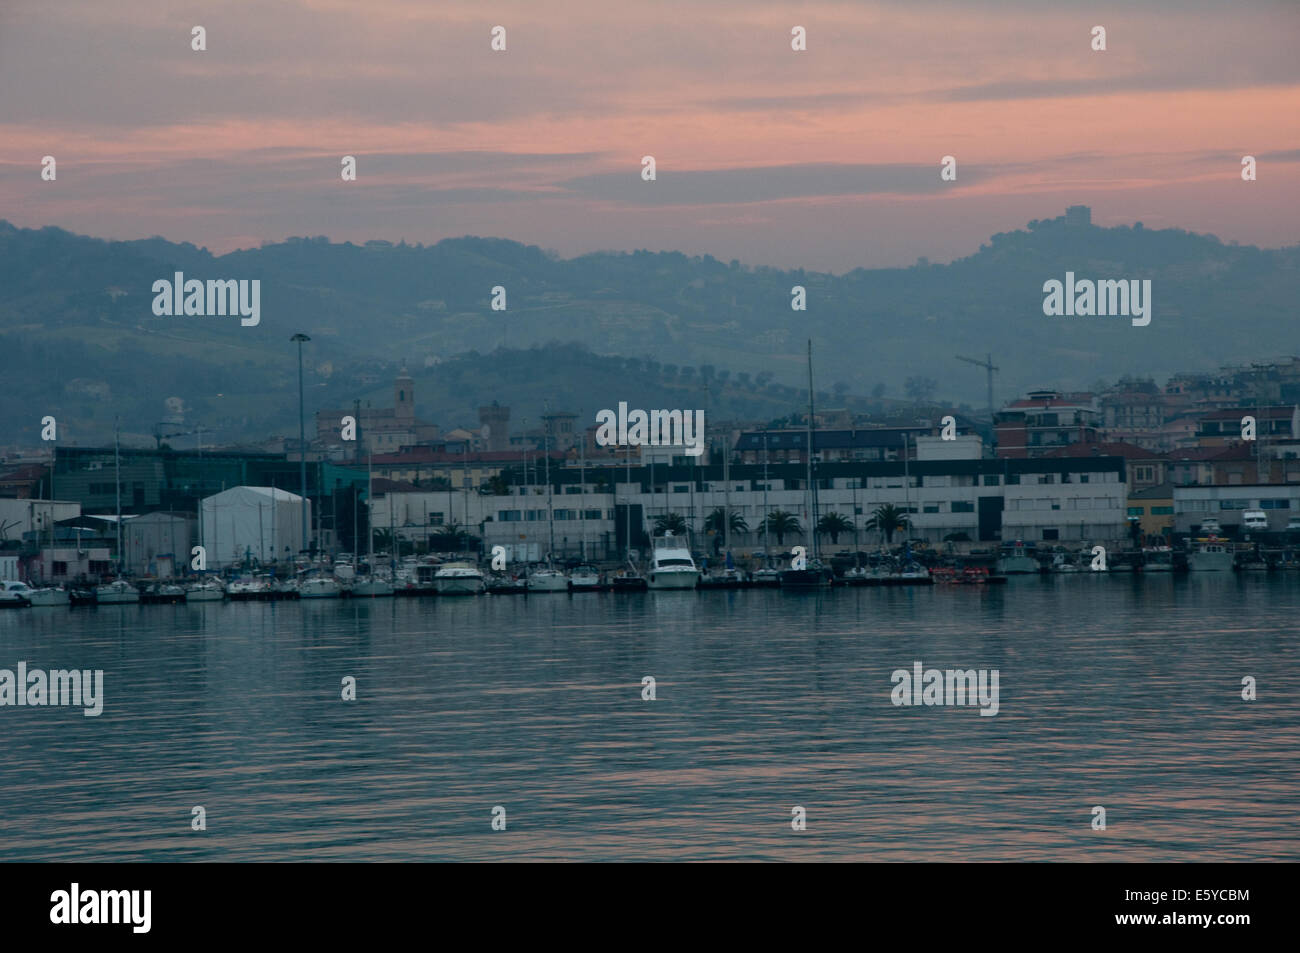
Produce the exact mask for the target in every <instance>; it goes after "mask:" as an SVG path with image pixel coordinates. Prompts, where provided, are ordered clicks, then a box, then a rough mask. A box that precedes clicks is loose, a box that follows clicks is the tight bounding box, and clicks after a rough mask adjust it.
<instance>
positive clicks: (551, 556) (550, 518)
mask: <svg viewBox="0 0 1300 953" xmlns="http://www.w3.org/2000/svg"><path fill="white" fill-rule="evenodd" d="M546 427H547V424H546V419H545V418H542V455H543V456H544V457H545V458H546V525H547V528H548V529H549V530H550V535H551V541H550V549H549V550H548V551H547V553H546V565H547V566H551V567H552V568H554V565H553V564H554V562H555V511H554V510H552V509H551V504H552V502H553V501H552V500H551V447H550V444H549V443H548V442H547V440H546V438H547V436H548V434H547V433H546Z"/></svg>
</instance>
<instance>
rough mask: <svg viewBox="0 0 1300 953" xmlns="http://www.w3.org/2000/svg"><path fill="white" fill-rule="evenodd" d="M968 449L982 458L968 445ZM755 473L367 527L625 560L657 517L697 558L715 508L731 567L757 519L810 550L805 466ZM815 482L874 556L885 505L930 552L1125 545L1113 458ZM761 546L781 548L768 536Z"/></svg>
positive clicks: (757, 543)
mask: <svg viewBox="0 0 1300 953" xmlns="http://www.w3.org/2000/svg"><path fill="white" fill-rule="evenodd" d="M935 449H946V448H935ZM965 449H966V451H967V452H968V453H971V452H976V453H977V452H978V446H977V444H975V443H974V442H972V443H970V445H968V446H967V447H966V448H965ZM927 455H928V454H927ZM939 456H941V454H940V455H939ZM764 472H765V468H764V467H763V466H762V465H755V464H736V465H732V466H731V467H730V468H729V474H728V477H729V479H728V480H727V481H726V482H724V479H723V467H721V466H720V465H717V464H712V465H707V466H681V467H663V466H660V467H656V468H655V469H654V476H653V479H654V484H653V486H652V485H651V483H650V480H651V469H650V468H649V467H640V466H638V467H633V468H632V470H631V481H630V482H629V480H628V471H627V470H626V469H625V468H623V467H587V468H586V469H585V472H583V471H580V470H579V469H578V468H577V467H574V466H569V467H564V468H562V469H561V470H560V472H559V473H555V472H553V473H552V484H553V489H552V491H551V493H550V494H549V496H548V494H547V492H546V490H545V488H544V487H540V486H523V487H519V486H515V487H512V488H511V493H510V494H509V495H505V496H489V495H483V494H480V493H478V492H473V491H464V490H450V491H434V492H428V491H414V492H393V493H387V494H384V495H382V496H376V498H375V501H374V523H375V526H376V527H379V528H384V527H389V526H390V525H391V526H392V527H393V528H394V529H395V530H396V532H397V533H398V534H399V535H401V536H403V537H405V538H407V539H410V540H413V541H417V542H418V541H422V540H424V539H426V538H427V537H429V536H430V535H431V534H436V533H439V532H441V531H442V530H443V529H444V528H445V527H446V526H447V525H448V524H455V525H456V526H459V527H461V528H463V529H465V530H467V531H468V532H469V533H471V534H473V535H474V536H478V537H480V538H481V540H482V543H483V546H484V547H485V549H490V547H492V546H494V545H507V546H512V547H513V546H519V545H526V546H528V547H530V548H531V547H532V546H534V545H536V546H537V547H538V548H539V549H540V551H541V552H542V553H543V554H545V553H546V552H547V551H549V550H550V548H551V539H552V533H553V534H554V551H555V553H556V554H557V556H558V555H561V554H563V555H566V556H577V555H580V554H582V553H583V552H584V550H585V554H586V555H588V556H590V557H593V558H603V557H605V556H607V555H610V556H612V555H615V554H617V553H618V552H620V551H622V550H623V549H625V547H626V538H627V523H628V521H629V517H630V520H631V523H632V542H633V547H634V548H636V547H637V546H639V545H643V544H644V535H643V534H645V533H648V532H649V531H650V529H651V528H652V527H653V526H654V521H655V518H656V517H658V516H660V515H662V514H666V513H677V514H680V515H681V516H682V517H683V518H684V519H685V520H686V523H687V525H688V527H690V529H691V532H692V535H693V538H694V543H695V546H696V548H697V549H700V550H707V549H709V548H711V546H710V540H709V539H708V538H707V535H706V534H705V532H704V521H705V519H706V517H707V516H708V515H709V513H710V512H712V511H713V510H715V509H716V508H719V507H722V506H723V505H724V503H725V504H726V505H727V506H729V508H730V510H731V511H732V512H734V513H739V514H740V516H741V517H742V518H743V519H744V520H745V522H746V523H747V524H748V526H749V532H746V533H739V534H737V533H733V534H732V539H731V548H732V550H733V552H734V553H736V554H737V555H738V556H739V555H743V554H744V553H745V552H747V551H751V550H753V549H757V548H759V547H764V546H765V541H764V540H763V537H762V533H761V531H760V527H761V525H762V523H763V520H764V517H765V514H767V513H770V512H772V511H775V510H783V511H785V512H788V513H791V514H793V515H794V516H795V517H796V519H797V520H798V521H799V524H800V526H801V527H802V529H803V532H801V533H794V534H787V535H786V537H785V540H784V546H785V548H787V549H788V548H789V547H790V546H792V545H796V544H805V545H806V544H808V543H809V541H810V535H809V529H810V527H809V523H810V519H809V515H810V508H811V505H810V493H809V491H808V489H807V487H806V471H805V469H804V467H803V466H801V465H798V464H773V465H771V466H769V467H768V468H767V469H766V473H767V477H766V479H764ZM814 482H815V483H816V486H817V490H816V494H817V503H816V508H817V515H818V517H822V516H825V515H827V514H829V513H838V514H840V515H842V516H844V517H845V518H847V519H849V520H850V521H851V522H852V524H853V525H854V526H855V527H857V530H858V536H857V538H858V542H859V545H860V546H862V547H864V548H866V547H872V548H874V547H876V546H879V545H880V535H879V534H878V533H875V532H874V531H873V532H868V531H866V530H865V528H864V525H865V523H866V522H867V521H868V520H869V519H870V518H871V515H872V513H873V512H874V511H875V510H876V508H877V507H879V506H882V505H884V504H893V505H894V506H896V507H898V508H900V509H902V510H905V511H906V512H908V513H909V515H910V519H911V522H912V528H911V530H910V531H909V533H908V534H907V535H908V536H909V537H911V538H916V539H924V540H926V541H928V542H930V543H939V542H941V541H943V540H944V539H945V538H946V537H950V536H958V538H961V534H964V535H965V538H967V539H969V540H970V541H971V542H972V543H976V544H978V543H981V542H982V543H985V544H986V545H987V544H996V542H997V541H1000V540H1011V539H1025V540H1029V541H1034V542H1043V541H1046V542H1049V543H1055V542H1059V543H1061V544H1063V545H1069V544H1079V545H1083V544H1093V543H1103V544H1116V543H1119V542H1121V541H1123V540H1125V539H1126V538H1127V524H1126V520H1125V517H1126V513H1127V509H1126V506H1127V498H1128V487H1127V484H1126V482H1125V469H1124V461H1123V459H1122V458H1119V457H1091V458H1059V459H1056V458H1053V459H1033V460H1006V459H992V458H983V457H978V458H974V459H971V458H958V459H934V458H931V459H928V460H913V461H908V462H906V463H903V462H837V463H821V464H818V465H817V468H816V471H815V475H814ZM728 485H729V486H730V492H729V493H728V490H727V487H728ZM764 486H766V487H767V490H766V493H765V492H764ZM548 513H549V516H550V519H549V520H548ZM552 526H553V527H554V528H553V529H552ZM898 541H899V536H898V535H896V536H895V542H898ZM584 544H585V545H584ZM771 545H772V546H773V547H775V546H776V545H777V540H776V538H775V536H774V537H773V539H772V541H771ZM852 545H853V535H852V532H851V531H850V532H849V534H847V536H846V535H845V534H840V538H839V540H838V542H837V543H835V544H833V545H832V544H831V540H830V539H829V538H828V537H826V536H823V538H822V546H823V548H833V549H842V548H847V547H851V546H852Z"/></svg>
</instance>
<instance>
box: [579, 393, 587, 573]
mask: <svg viewBox="0 0 1300 953" xmlns="http://www.w3.org/2000/svg"><path fill="white" fill-rule="evenodd" d="M578 419H579V420H581V419H582V409H581V408H579V409H578ZM579 453H580V454H581V457H580V460H579V463H578V485H579V490H578V523H579V525H580V526H581V528H582V561H583V562H584V563H585V562H586V561H587V432H586V431H585V430H584V431H583V432H582V437H581V441H580V444H579Z"/></svg>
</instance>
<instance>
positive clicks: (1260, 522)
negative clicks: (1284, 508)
mask: <svg viewBox="0 0 1300 953" xmlns="http://www.w3.org/2000/svg"><path fill="white" fill-rule="evenodd" d="M1241 528H1242V529H1244V530H1249V531H1251V532H1263V531H1266V530H1267V529H1268V514H1267V513H1265V512H1264V511H1263V510H1246V511H1245V512H1244V513H1242V514H1241Z"/></svg>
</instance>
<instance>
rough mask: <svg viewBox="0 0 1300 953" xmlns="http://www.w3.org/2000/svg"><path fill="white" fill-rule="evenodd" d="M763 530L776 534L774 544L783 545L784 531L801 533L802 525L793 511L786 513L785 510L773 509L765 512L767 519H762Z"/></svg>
mask: <svg viewBox="0 0 1300 953" xmlns="http://www.w3.org/2000/svg"><path fill="white" fill-rule="evenodd" d="M763 523H764V532H765V534H766V533H775V534H776V544H777V545H778V546H784V545H785V534H786V533H802V532H803V527H801V526H800V525H799V520H798V518H796V517H795V515H794V514H793V513H787V512H786V511H785V510H773V511H772V512H771V513H768V514H767V519H766V520H764V521H763Z"/></svg>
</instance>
